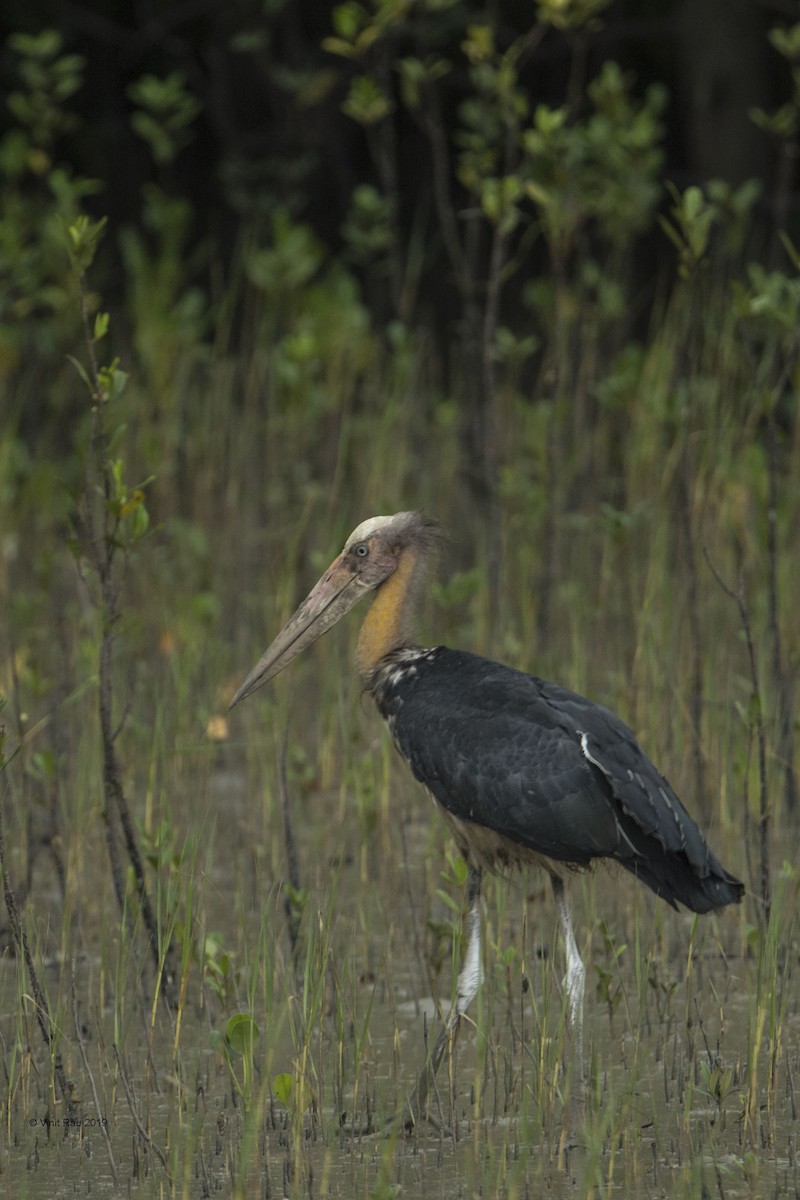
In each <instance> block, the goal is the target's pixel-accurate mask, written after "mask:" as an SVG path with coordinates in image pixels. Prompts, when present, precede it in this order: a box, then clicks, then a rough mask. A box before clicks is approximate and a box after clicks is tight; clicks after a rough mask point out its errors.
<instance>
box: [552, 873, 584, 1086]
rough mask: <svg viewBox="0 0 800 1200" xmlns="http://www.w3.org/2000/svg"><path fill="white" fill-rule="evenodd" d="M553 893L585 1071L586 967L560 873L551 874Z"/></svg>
mask: <svg viewBox="0 0 800 1200" xmlns="http://www.w3.org/2000/svg"><path fill="white" fill-rule="evenodd" d="M550 879H551V881H552V884H553V895H554V896H555V900H556V909H557V910H558V918H559V920H560V922H561V931H562V933H563V935H564V947H565V950H566V954H567V973H566V975H565V976H564V990H565V992H566V993H567V1004H568V1006H569V1023H570V1025H571V1026H572V1031H573V1034H574V1035H575V1047H576V1051H577V1055H578V1063H579V1064H580V1069H581V1072H583V993H584V991H585V988H586V968H585V967H584V965H583V960H582V959H581V956H580V954H579V953H578V946H577V943H576V941H575V934H574V932H573V929H572V919H571V917H570V915H569V905H568V904H567V895H566V890H565V888H564V881H563V879H561V877H560V876H558V875H551V876H550Z"/></svg>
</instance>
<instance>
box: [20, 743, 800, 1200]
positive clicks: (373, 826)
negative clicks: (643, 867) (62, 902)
mask: <svg viewBox="0 0 800 1200" xmlns="http://www.w3.org/2000/svg"><path fill="white" fill-rule="evenodd" d="M206 785H207V786H206V787H205V788H204V789H203V790H202V792H201V794H200V795H199V797H198V795H197V793H194V794H193V795H192V797H191V803H192V820H193V821H195V822H196V823H197V824H198V826H199V827H200V828H201V829H202V830H203V831H204V832H203V854H204V856H203V855H198V857H197V858H196V860H194V862H193V864H192V865H191V866H190V865H188V864H184V865H183V867H182V868H181V870H183V872H184V875H185V878H184V879H183V881H182V882H183V886H184V888H185V887H186V886H187V885H188V883H189V882H190V883H191V887H192V907H193V912H194V938H193V940H194V943H195V946H197V945H198V944H201V943H202V941H203V937H204V936H205V935H207V934H208V933H214V934H215V935H216V937H217V938H218V942H219V945H220V946H221V947H222V948H223V950H224V952H225V953H226V954H227V955H228V956H229V958H230V961H231V964H233V965H232V966H231V967H230V971H229V975H228V977H227V981H226V982H225V985H224V986H222V984H221V983H220V977H219V975H214V973H213V971H210V967H209V960H208V959H207V958H206V959H205V960H204V959H203V956H202V955H200V954H198V953H196V954H195V957H194V959H193V961H191V962H188V965H187V972H186V976H185V983H184V993H183V1003H182V1006H181V1013H180V1024H179V1025H178V1024H177V1019H176V1016H175V1015H174V1014H169V1013H167V1011H166V1009H165V1008H164V1007H163V1006H160V1005H157V1006H156V1012H155V1020H154V1021H153V1020H152V1019H151V1003H152V971H151V969H150V963H149V960H148V958H147V956H146V952H145V949H144V947H143V946H142V940H141V938H136V939H134V942H133V949H132V950H131V944H130V943H129V942H128V941H127V940H126V939H125V938H124V937H123V935H122V933H121V929H120V926H119V918H118V916H117V914H116V913H115V912H114V910H113V906H111V905H110V904H108V902H107V900H106V901H105V902H104V903H103V904H100V905H99V915H98V912H95V911H94V910H93V909H92V906H91V904H90V903H89V892H90V889H89V886H88V885H89V883H91V880H87V879H84V880H83V885H82V886H83V893H82V894H83V895H84V897H85V898H86V905H85V910H84V912H83V914H82V916H81V919H73V923H72V926H71V929H73V928H74V932H73V933H71V934H70V938H69V939H67V943H66V944H67V945H69V946H70V947H71V948H70V953H73V952H74V953H75V962H74V974H75V1009H74V1010H73V1001H72V996H71V991H70V984H69V979H70V966H71V964H70V963H69V962H66V961H65V960H64V957H63V954H62V953H60V943H59V939H58V937H57V936H53V934H54V933H55V932H56V931H57V927H56V926H55V922H53V932H51V934H50V935H49V936H48V935H47V933H42V934H41V943H42V945H44V944H45V943H47V944H48V945H49V946H50V948H51V949H52V951H53V953H52V958H51V961H50V963H49V965H48V966H47V967H46V968H44V970H43V975H44V978H45V979H46V982H47V990H48V995H49V998H50V1003H51V1006H52V1007H53V1011H54V1012H55V1014H56V1017H57V1020H58V1021H59V1022H60V1025H61V1028H62V1030H63V1034H62V1038H61V1048H62V1054H63V1059H64V1068H65V1071H66V1074H67V1078H68V1079H69V1080H70V1081H71V1082H72V1083H73V1084H74V1087H75V1097H76V1099H77V1101H78V1103H77V1105H76V1109H75V1115H74V1117H70V1116H69V1114H68V1113H67V1112H66V1111H65V1106H64V1105H63V1103H61V1102H55V1101H54V1100H53V1097H52V1095H51V1094H50V1092H49V1071H48V1061H47V1056H46V1054H45V1053H44V1052H43V1050H42V1041H41V1037H40V1034H39V1030H38V1028H37V1027H36V1025H35V1021H34V1016H33V1009H32V1002H31V1000H30V996H29V988H28V987H27V985H26V984H24V983H21V982H20V971H19V964H18V963H17V962H16V961H15V960H14V959H13V957H11V956H10V955H8V954H7V955H6V956H5V957H4V958H3V960H2V963H0V1032H1V1033H2V1038H3V1047H2V1053H3V1059H4V1071H5V1086H4V1094H3V1108H2V1116H3V1127H4V1130H5V1139H4V1144H3V1146H2V1150H1V1151H0V1193H2V1194H3V1195H8V1196H14V1197H36V1196H45V1195H47V1196H50V1195H58V1196H62V1195H64V1196H73V1195H74V1196H83V1195H86V1196H88V1195H91V1196H115V1195H119V1194H121V1195H128V1194H130V1195H137V1196H164V1195H176V1196H187V1197H195V1196H197V1197H203V1196H223V1197H224V1196H234V1195H242V1196H264V1197H270V1198H271V1197H281V1196H298V1197H300V1196H303V1197H317V1196H320V1197H325V1196H333V1197H340V1196H341V1197H354V1196H365V1197H373V1196H374V1197H382V1196H395V1195H402V1196H403V1197H406V1198H409V1197H410V1198H412V1200H422V1198H423V1197H453V1198H456V1197H472V1196H476V1195H483V1196H508V1197H516V1196H519V1197H526V1196H538V1195H545V1194H546V1195H548V1196H554V1197H560V1196H574V1195H586V1196H601V1195H619V1196H669V1197H673V1196H686V1197H690V1196H697V1197H700V1196H704V1195H716V1196H720V1197H745V1196H748V1197H749V1196H773V1195H779V1196H793V1195H796V1194H800V1165H799V1164H798V1132H799V1130H798V1116H797V1101H796V1095H797V1092H798V1090H800V1089H798V1080H800V1049H799V1047H800V996H799V994H798V986H797V971H798V952H797V930H796V926H795V922H794V910H793V908H792V905H793V904H796V884H795V883H793V882H788V883H786V884H785V904H784V910H783V914H782V919H781V921H780V922H779V924H778V926H777V928H776V939H775V957H774V962H773V960H770V962H769V963H767V964H766V965H765V963H764V962H763V961H762V963H761V966H760V965H759V943H758V938H757V936H756V934H755V933H754V932H752V929H751V928H750V927H749V926H748V924H747V921H746V919H745V915H744V914H743V913H742V912H736V911H728V912H727V913H725V914H723V915H722V916H720V917H714V918H711V919H707V920H705V919H704V920H701V921H696V922H695V921H693V919H692V918H691V917H690V916H688V915H686V914H683V915H681V914H675V913H672V912H671V911H670V910H668V909H667V908H666V906H664V905H661V904H659V903H658V902H657V901H656V900H655V899H653V898H652V897H650V896H649V894H646V893H645V892H644V890H643V889H641V888H639V887H637V885H636V884H635V881H633V880H630V879H628V878H627V877H624V878H622V877H618V876H615V875H610V874H604V873H602V872H598V873H597V874H595V875H589V876H578V877H576V878H575V879H574V880H573V881H572V887H571V893H572V905H573V913H574V919H575V925H576V930H577V933H578V942H579V945H580V946H581V948H582V952H583V954H584V959H585V962H586V967H587V990H586V1030H585V1037H586V1055H585V1068H586V1072H587V1081H586V1083H585V1085H581V1084H580V1082H579V1081H578V1077H577V1072H578V1064H576V1063H575V1061H574V1052H573V1047H572V1042H571V1038H570V1036H569V1031H568V1030H565V1020H564V1006H563V1003H562V994H561V984H560V978H561V974H562V972H563V958H562V948H561V945H560V942H559V940H558V937H557V932H556V931H557V922H556V918H555V914H554V911H553V906H552V902H551V900H550V898H549V895H548V893H547V891H546V889H545V888H544V885H543V881H542V880H541V878H540V877H539V876H538V875H537V874H536V873H535V872H531V874H530V875H523V876H520V877H514V878H512V879H509V880H497V881H489V882H488V883H487V885H486V888H485V904H484V964H485V969H486V980H485V983H484V985H483V988H482V990H481V995H480V997H479V1000H478V1003H477V1004H476V1005H475V1009H474V1012H472V1013H471V1014H470V1018H471V1020H470V1021H469V1022H465V1023H464V1028H463V1030H462V1034H461V1036H460V1038H459V1042H458V1044H457V1046H456V1048H455V1052H454V1056H453V1060H452V1063H451V1062H449V1061H447V1060H446V1061H445V1063H444V1064H443V1068H442V1073H441V1078H440V1080H439V1085H438V1091H437V1097H436V1100H435V1103H434V1105H433V1111H434V1113H435V1115H436V1119H437V1123H438V1125H439V1128H436V1127H434V1125H433V1124H429V1123H425V1124H423V1125H421V1126H419V1127H417V1129H415V1130H414V1132H413V1133H412V1135H411V1136H409V1137H406V1136H405V1135H404V1134H400V1133H398V1132H397V1130H396V1129H395V1130H394V1131H390V1133H389V1134H388V1135H387V1133H386V1132H385V1130H384V1123H385V1119H386V1118H387V1117H388V1116H390V1115H391V1114H392V1113H395V1112H396V1111H398V1110H399V1108H400V1106H401V1105H402V1103H403V1099H404V1097H405V1095H406V1094H407V1092H408V1091H409V1090H410V1087H411V1086H412V1084H413V1081H414V1078H415V1075H416V1071H417V1070H418V1068H419V1066H420V1065H421V1063H422V1059H423V1054H424V1034H425V1028H426V1024H427V1026H428V1028H429V1030H430V1035H431V1037H433V1036H435V1021H436V1019H437V1018H436V1015H435V1014H436V1011H437V1003H436V1000H435V999H434V996H433V994H432V990H433V989H435V990H436V991H437V992H438V993H441V995H442V997H443V998H444V1000H445V1001H446V999H447V998H448V997H449V994H450V991H451V985H452V978H453V973H454V967H453V961H454V960H453V957H452V954H451V946H450V943H449V940H448V939H449V935H450V932H451V930H452V928H453V925H454V923H456V918H457V915H458V913H457V909H458V906H459V905H460V903H461V894H460V889H459V886H458V883H457V881H455V880H453V879H452V878H451V875H452V870H453V868H451V867H450V866H448V863H447V859H446V856H445V850H446V848H447V847H448V842H447V839H446V836H445V834H444V831H443V830H442V829H441V828H439V826H438V824H437V820H436V818H435V816H434V814H433V812H432V811H431V809H430V806H428V805H427V804H426V803H425V801H424V800H422V799H421V797H420V796H419V794H418V793H416V791H414V790H413V789H412V788H411V786H410V785H409V787H408V789H407V792H403V785H402V784H400V785H399V790H400V793H401V797H402V804H403V807H402V809H401V810H398V811H390V810H388V809H382V808H381V805H380V804H378V805H377V807H375V806H373V807H372V808H370V809H369V810H368V811H367V810H365V809H364V808H363V807H361V808H359V804H358V803H356V804H355V805H354V804H353V803H352V802H351V799H350V798H349V797H347V796H345V797H344V798H343V797H342V795H340V794H339V793H338V792H336V793H333V792H331V793H330V794H328V795H325V794H321V793H310V794H309V795H307V796H305V797H304V798H303V799H301V800H300V801H297V802H296V805H295V825H296V828H295V833H296V836H297V841H298V846H299V856H300V864H301V879H302V883H303V886H304V887H306V888H307V889H308V897H307V899H306V901H305V906H304V910H303V915H302V923H301V934H300V942H299V960H298V965H297V969H295V966H294V964H293V962H292V957H291V952H290V949H289V939H288V936H287V928H286V917H285V912H284V892H283V891H282V888H281V885H280V876H279V872H278V871H276V869H275V865H276V863H277V864H278V865H280V862H281V857H282V838H281V833H280V823H279V821H278V820H277V817H276V810H275V807H274V803H273V807H271V808H263V809H262V807H261V804H260V801H258V800H252V799H251V798H250V796H249V791H248V788H247V787H245V786H244V785H243V781H242V777H241V775H240V774H239V773H237V771H236V770H233V771H232V770H231V769H230V766H229V765H228V764H227V763H226V762H225V761H224V760H223V761H222V762H221V763H220V764H219V769H217V770H216V771H215V773H214V774H213V775H211V776H210V777H209V778H208V780H207V781H206ZM393 794H395V793H394V792H393ZM223 798H224V804H225V808H224V814H225V819H224V820H220V819H219V815H218V814H219V811H220V803H221V799H223ZM406 799H407V800H408V803H406ZM92 861H95V862H96V863H97V871H98V879H97V881H96V883H97V890H98V894H100V893H104V891H105V889H106V883H105V875H106V867H105V862H104V860H103V858H102V855H101V854H98V856H96V858H95V859H93V860H92ZM179 873H180V872H179ZM46 894H47V885H46V883H44V882H42V886H41V889H40V892H39V895H38V900H39V901H40V902H41V898H42V897H43V896H45V895H46ZM51 899H55V900H57V896H55V897H51ZM185 910H186V893H184V898H183V904H182V907H181V911H185ZM37 912H40V910H37V908H36V906H35V905H34V903H33V901H32V902H31V903H30V904H29V905H28V908H27V911H26V921H27V922H28V923H30V924H31V925H32V926H33V927H34V928H35V929H37V930H39V929H40V924H41V921H39V924H37ZM597 914H600V915H601V916H598V915H597ZM50 919H51V920H53V918H52V917H51V918H50ZM60 940H61V942H64V940H65V939H64V938H63V935H62V937H61V939H60ZM218 960H219V955H217V958H216V959H214V961H215V962H217V963H218ZM437 962H438V965H437ZM431 963H433V964H434V965H433V967H432V966H431ZM770 964H771V965H770ZM21 992H24V993H25V996H24V998H23V1000H22V1001H20V993H21ZM20 1003H21V1004H22V1012H23V1016H22V1018H20V1015H19V1014H20ZM75 1012H77V1015H78V1019H79V1021H80V1024H81V1030H82V1038H83V1040H84V1044H85V1052H86V1056H87V1061H88V1067H87V1065H85V1064H84V1062H83V1059H82V1056H81V1053H80V1047H79V1043H78V1038H77V1034H76V1031H75ZM242 1012H245V1013H249V1014H251V1015H252V1017H253V1019H254V1020H255V1021H256V1022H257V1024H258V1028H259V1033H260V1036H259V1038H258V1042H257V1044H256V1045H255V1048H254V1052H253V1055H252V1066H250V1064H249V1056H247V1055H244V1056H242V1055H240V1054H237V1053H236V1052H234V1051H232V1050H229V1052H228V1053H227V1054H226V1052H225V1050H224V1049H223V1045H222V1041H223V1040H224V1032H225V1028H226V1025H227V1022H228V1020H229V1019H230V1017H231V1016H232V1015H233V1014H235V1013H242ZM115 1044H116V1045H118V1048H119V1054H120V1058H119V1060H117V1058H116V1056H115V1052H114V1045H115ZM246 1059H247V1060H248V1062H247V1065H246V1064H245V1060H246ZM286 1077H289V1078H290V1079H291V1081H292V1082H291V1085H290V1092H289V1094H288V1096H287V1095H286V1094H285V1092H283V1091H282V1087H281V1084H280V1082H279V1080H280V1079H281V1078H283V1080H284V1085H285V1081H286ZM94 1092H96V1101H95V1098H94ZM134 1114H135V1116H134ZM68 1121H69V1122H70V1123H68ZM72 1122H77V1123H72ZM99 1122H104V1123H105V1125H104V1127H105V1129H106V1130H107V1132H108V1138H109V1142H108V1144H107V1143H106V1140H105V1137H104V1136H103V1132H102V1128H101V1126H100V1124H99ZM366 1124H371V1125H373V1126H374V1127H375V1128H377V1129H378V1130H380V1132H378V1133H375V1134H370V1135H365V1134H362V1133H359V1132H355V1133H354V1132H353V1129H354V1127H355V1129H356V1130H358V1129H361V1128H362V1127H363V1126H365V1125H366ZM112 1157H113V1163H114V1170H115V1171H116V1183H115V1181H114V1170H112V1166H111V1159H112Z"/></svg>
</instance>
